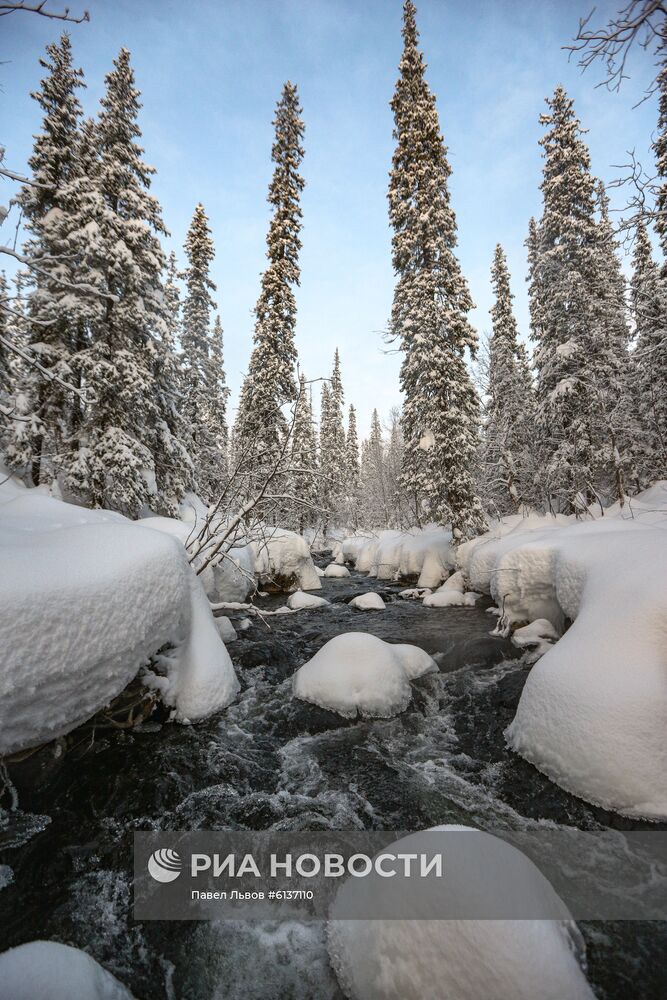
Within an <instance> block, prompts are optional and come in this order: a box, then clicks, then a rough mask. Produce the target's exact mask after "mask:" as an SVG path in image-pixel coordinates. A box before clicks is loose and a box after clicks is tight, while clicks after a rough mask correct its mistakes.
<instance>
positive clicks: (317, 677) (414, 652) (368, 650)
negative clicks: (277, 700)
mask: <svg viewBox="0 0 667 1000" xmlns="http://www.w3.org/2000/svg"><path fill="white" fill-rule="evenodd" d="M437 669H438V667H437V665H436V663H435V661H434V660H433V659H432V658H431V657H430V656H429V655H428V653H425V652H424V650H422V649H419V648H418V647H417V646H409V645H392V644H391V643H388V642H384V641H383V640H382V639H378V638H377V637H376V636H374V635H368V634H367V633H365V632H346V633H344V634H342V635H337V636H335V637H334V638H333V639H330V640H329V642H327V643H326V645H325V646H323V647H322V648H321V649H320V650H319V651H318V652H317V653H316V654H315V656H313V658H312V659H311V660H309V661H308V662H307V663H304V665H303V666H302V667H300V668H299V670H297V672H296V673H295V675H294V680H293V691H294V695H295V697H297V698H301V699H302V700H303V701H309V702H312V703H313V704H315V705H319V706H320V707H321V708H328V709H330V710H331V711H333V712H338V714H339V715H343V716H345V717H346V718H348V719H353V718H356V716H357V715H362V716H373V717H377V718H382V719H385V718H390V717H391V716H393V715H398V714H399V712H403V711H405V709H406V708H407V707H408V705H409V704H410V701H411V699H412V689H411V687H410V683H409V682H410V680H415V679H416V678H417V677H421V676H423V675H424V674H428V673H434V672H435V671H437Z"/></svg>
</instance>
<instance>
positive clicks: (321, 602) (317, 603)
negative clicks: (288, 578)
mask: <svg viewBox="0 0 667 1000" xmlns="http://www.w3.org/2000/svg"><path fill="white" fill-rule="evenodd" d="M328 605H329V601H327V600H326V599H325V598H324V597H317V596H316V595H315V594H304V592H303V590H297V591H296V592H295V593H294V594H290V595H289V597H288V598H287V607H288V608H289V609H290V610H291V611H307V610H308V609H310V608H324V607H328Z"/></svg>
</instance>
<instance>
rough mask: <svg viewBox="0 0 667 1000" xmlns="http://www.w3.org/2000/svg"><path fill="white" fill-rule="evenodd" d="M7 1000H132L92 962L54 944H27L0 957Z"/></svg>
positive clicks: (1, 990) (0, 989) (1, 991)
mask: <svg viewBox="0 0 667 1000" xmlns="http://www.w3.org/2000/svg"><path fill="white" fill-rule="evenodd" d="M0 997H5V998H6V1000H47V998H48V1000H133V998H132V994H131V993H130V991H129V990H128V989H126V988H125V987H124V986H123V985H122V983H119V982H118V980H117V979H116V978H115V976H112V975H111V973H110V972H107V970H106V969H104V968H103V967H102V966H101V965H99V964H98V963H97V962H96V961H95V959H94V958H91V957H90V955H87V954H86V953H85V951H79V949H78V948H70V946H69V945H66V944H58V943H57V942H56V941H30V942H29V943H28V944H22V945H19V946H18V948H10V949H9V951H5V952H3V953H2V954H0Z"/></svg>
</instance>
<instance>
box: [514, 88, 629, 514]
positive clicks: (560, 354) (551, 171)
mask: <svg viewBox="0 0 667 1000" xmlns="http://www.w3.org/2000/svg"><path fill="white" fill-rule="evenodd" d="M547 105H548V107H549V112H548V113H547V114H544V115H542V116H541V118H540V121H541V123H542V124H543V125H545V126H547V129H548V131H547V133H546V134H545V135H544V136H543V137H542V139H541V140H540V145H541V146H542V148H543V151H544V152H543V156H544V160H545V162H544V177H543V181H542V185H541V190H542V195H543V200H544V211H543V215H542V219H541V220H540V223H539V224H538V225H537V226H536V227H535V228H534V229H533V230H532V232H531V235H530V236H529V269H530V282H531V284H530V306H531V326H532V331H533V338H534V340H535V341H536V350H535V354H534V362H535V367H536V372H537V387H536V391H537V413H536V429H537V432H538V433H537V437H538V440H539V453H538V477H537V480H538V483H539V485H540V487H541V490H542V493H543V502H544V504H545V505H546V506H550V507H552V508H554V507H555V508H557V509H559V510H565V511H571V510H581V509H582V507H584V506H586V505H587V504H588V503H590V502H592V501H593V500H596V499H600V498H610V497H612V496H614V495H616V496H621V497H622V490H623V485H622V483H621V482H619V481H618V477H617V473H618V463H617V461H616V457H615V455H616V451H615V446H614V443H613V440H612V438H613V434H612V428H613V426H614V421H613V420H612V418H611V414H612V411H613V409H614V406H613V401H614V396H615V394H616V393H617V392H618V391H619V385H618V384H616V383H615V381H614V380H613V379H611V378H610V368H609V358H610V356H611V354H614V353H615V354H616V355H617V357H616V361H617V362H619V363H620V356H619V355H618V350H619V349H620V345H621V341H622V339H623V338H622V335H621V333H620V332H619V331H621V330H622V327H623V323H624V315H623V313H624V305H623V303H622V302H621V301H620V300H619V297H618V287H617V285H616V279H615V278H613V287H612V288H605V285H606V283H607V282H608V281H610V280H612V275H613V272H614V268H615V266H616V265H615V264H614V262H613V261H612V257H614V256H615V247H614V246H613V240H612V241H611V242H610V238H609V231H608V230H607V228H606V224H605V223H604V220H601V222H600V224H598V220H597V219H596V217H595V209H596V202H595V181H594V179H593V177H592V176H591V173H590V158H589V154H588V149H587V147H586V145H585V143H584V142H583V140H582V138H581V127H580V123H579V120H578V119H577V118H576V116H575V113H574V109H573V104H572V101H571V100H570V99H569V98H568V96H567V94H566V93H565V91H564V90H563V88H562V87H560V86H559V87H557V88H556V90H555V92H554V96H553V98H551V99H548V100H547ZM626 338H627V333H626ZM619 491H620V492H619Z"/></svg>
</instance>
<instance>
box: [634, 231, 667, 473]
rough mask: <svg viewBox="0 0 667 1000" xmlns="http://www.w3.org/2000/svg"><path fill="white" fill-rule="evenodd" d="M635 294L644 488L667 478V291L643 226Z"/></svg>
mask: <svg viewBox="0 0 667 1000" xmlns="http://www.w3.org/2000/svg"><path fill="white" fill-rule="evenodd" d="M631 293H632V311H633V316H634V320H635V324H636V347H635V350H634V352H633V355H632V359H633V368H634V379H633V390H634V393H633V394H634V400H635V406H636V410H637V413H638V415H639V420H640V424H641V438H640V447H639V454H638V456H637V461H638V465H639V477H640V485H641V486H647V485H648V484H649V483H650V482H651V481H652V480H655V479H664V478H665V477H667V287H666V285H665V280H664V278H663V277H662V275H661V272H660V268H659V267H658V265H657V264H656V262H655V261H654V259H653V253H652V251H651V243H650V240H649V238H648V234H647V232H646V227H645V226H644V224H643V222H641V221H640V222H639V224H638V226H637V235H636V240H635V252H634V258H633V275H632V281H631Z"/></svg>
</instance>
